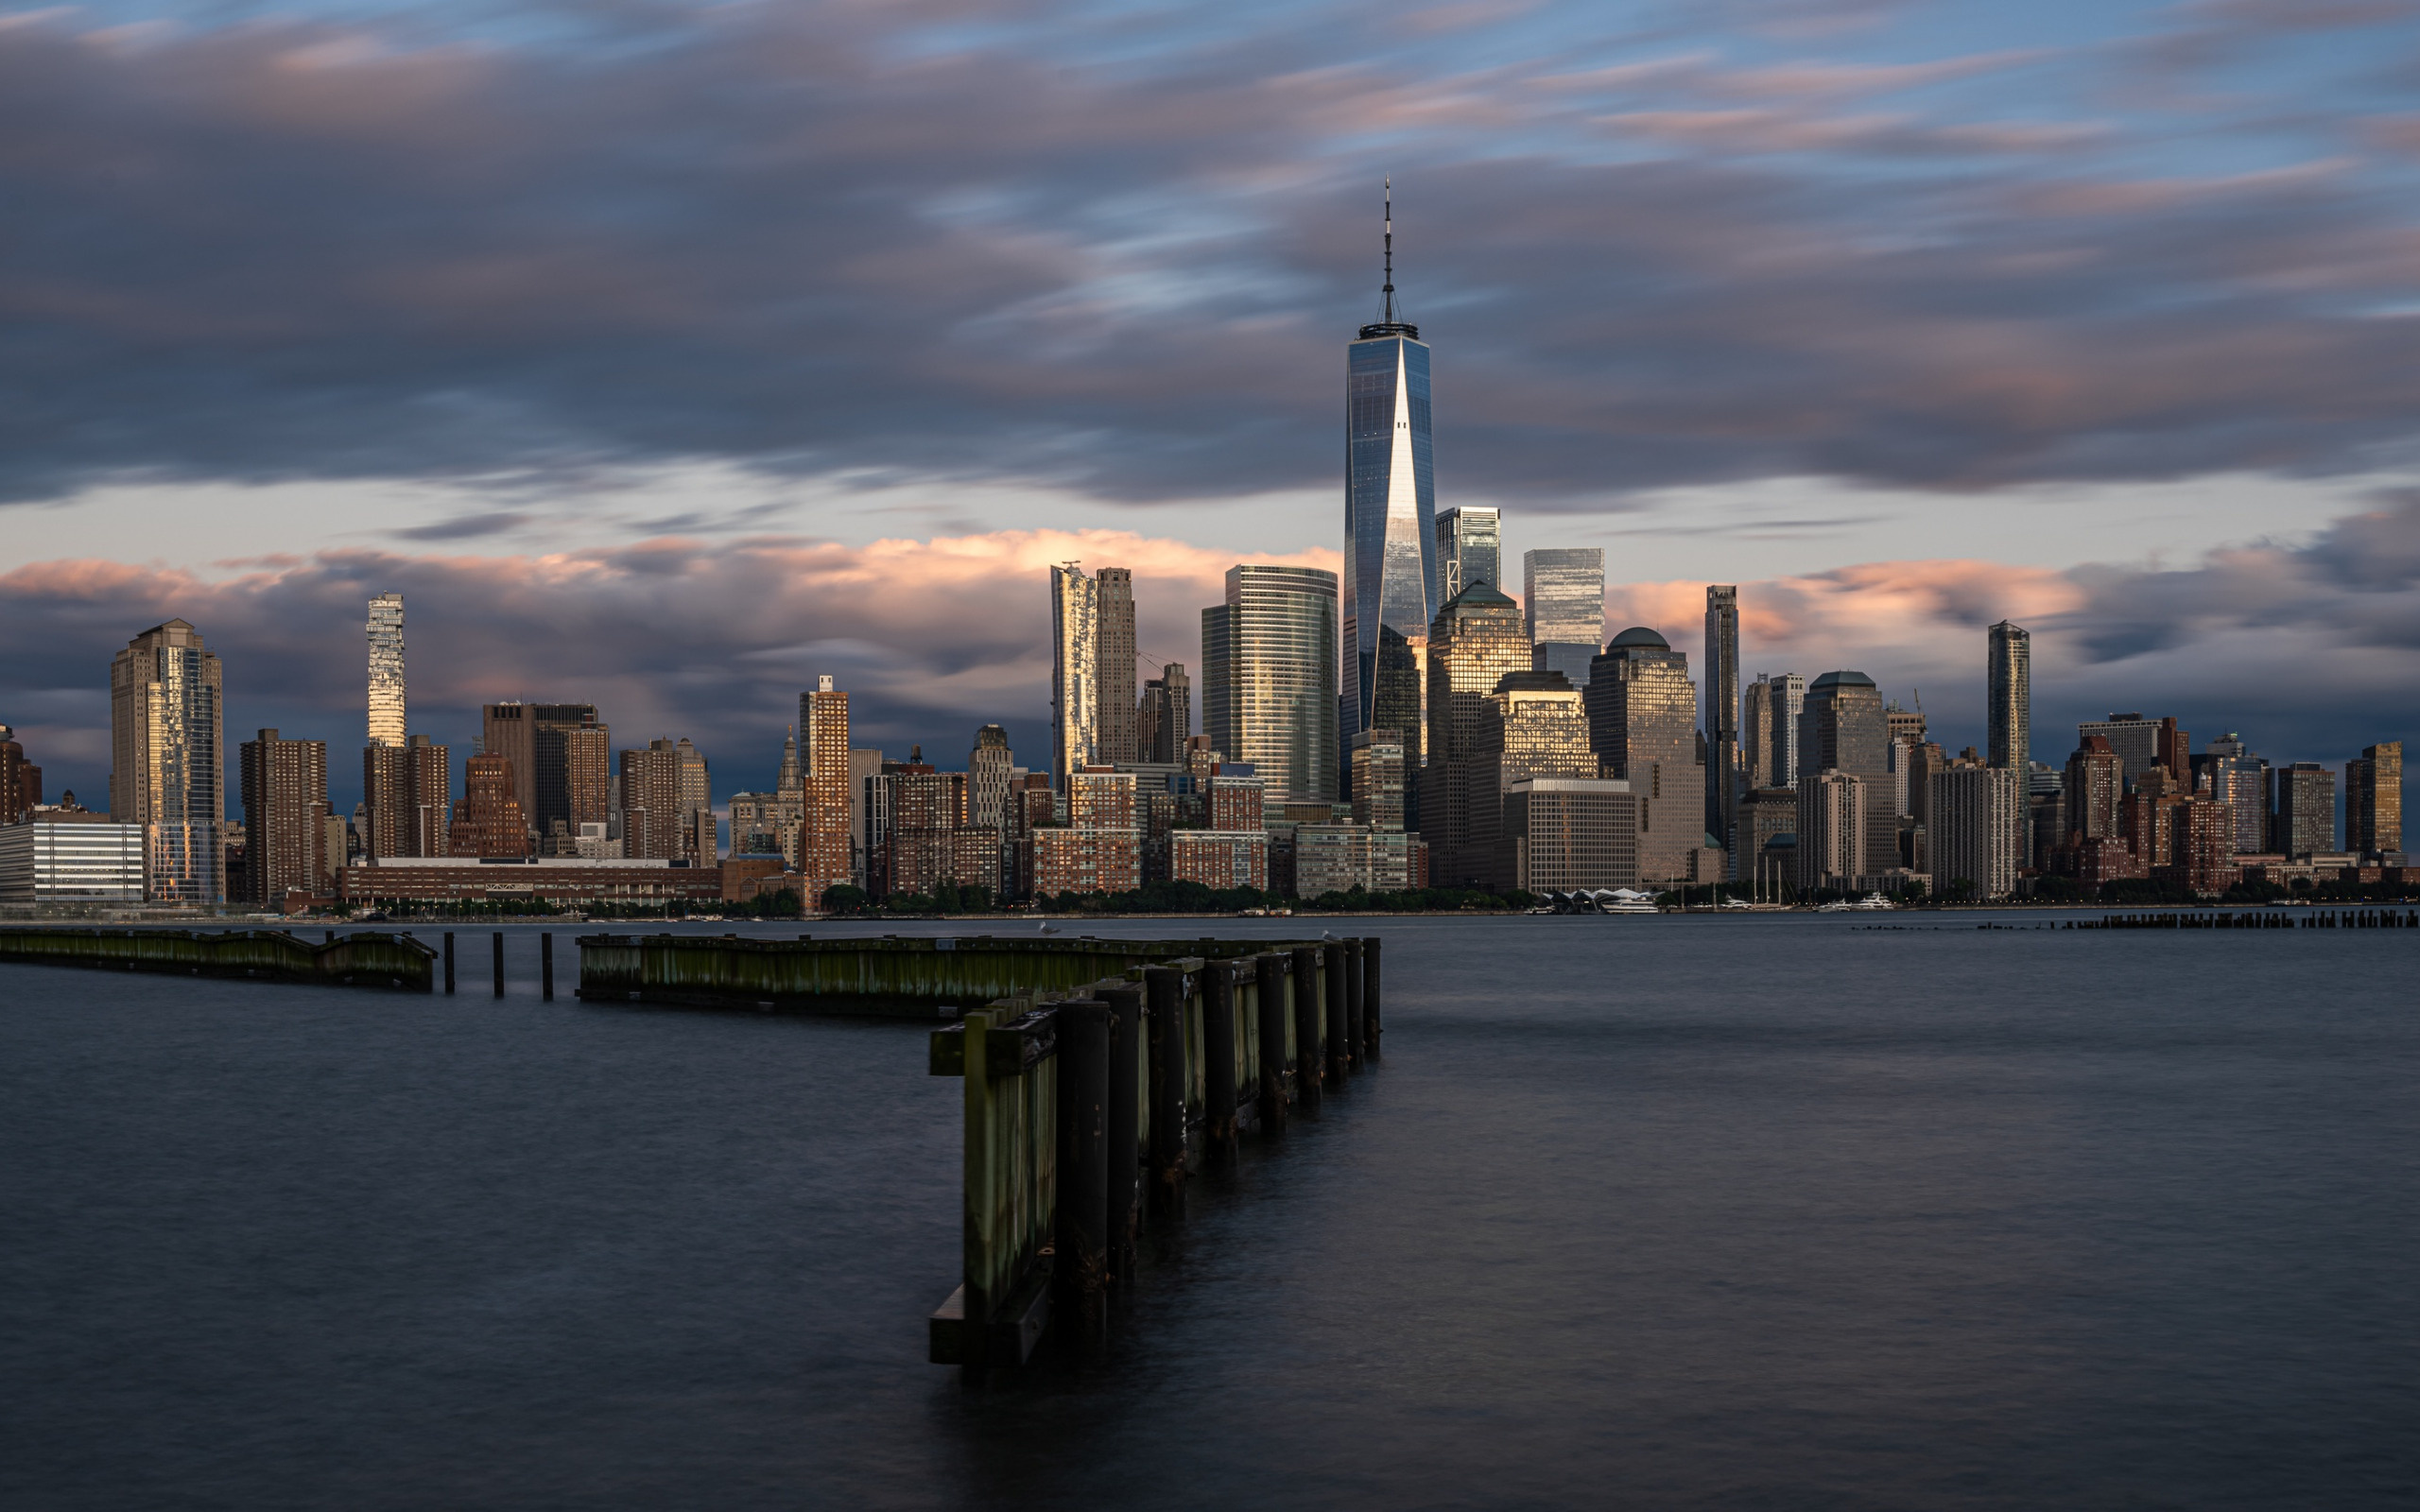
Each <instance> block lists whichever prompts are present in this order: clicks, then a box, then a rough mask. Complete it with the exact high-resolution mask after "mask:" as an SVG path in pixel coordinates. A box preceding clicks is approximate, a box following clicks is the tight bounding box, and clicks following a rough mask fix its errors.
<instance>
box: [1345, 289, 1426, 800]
mask: <svg viewBox="0 0 2420 1512" xmlns="http://www.w3.org/2000/svg"><path fill="white" fill-rule="evenodd" d="M1345 413H1346V430H1345V482H1344V582H1343V599H1342V610H1343V616H1344V640H1345V647H1346V653H1345V660H1346V666H1347V675H1346V678H1345V687H1344V690H1343V692H1344V711H1343V718H1344V724H1345V727H1346V730H1347V731H1348V732H1353V731H1358V730H1368V729H1370V728H1372V727H1373V726H1380V727H1385V728H1388V729H1394V730H1417V729H1418V728H1419V716H1420V648H1421V646H1422V645H1423V644H1425V642H1426V636H1427V633H1428V621H1429V617H1430V615H1431V614H1432V613H1433V612H1434V611H1435V610H1436V609H1437V607H1438V605H1439V603H1440V602H1441V600H1440V595H1439V593H1438V586H1439V579H1438V573H1437V554H1436V546H1435V541H1436V534H1437V497H1436V487H1435V481H1434V477H1433V474H1432V471H1431V467H1430V462H1429V443H1428V429H1429V390H1428V348H1427V347H1426V346H1425V345H1423V344H1422V343H1421V341H1420V340H1419V332H1418V331H1417V330H1416V329H1415V328H1413V327H1410V326H1406V325H1397V324H1393V323H1392V322H1390V323H1387V324H1382V325H1373V326H1364V327H1362V331H1361V339H1360V340H1358V341H1356V342H1354V343H1353V344H1352V345H1351V346H1350V347H1349V348H1348V349H1347V350H1346V357H1345ZM1328 762H1329V765H1330V766H1332V767H1333V766H1335V765H1338V756H1337V754H1336V753H1331V755H1330V756H1329V758H1328Z"/></svg>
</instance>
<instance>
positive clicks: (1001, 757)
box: [966, 725, 1016, 832]
mask: <svg viewBox="0 0 2420 1512" xmlns="http://www.w3.org/2000/svg"><path fill="white" fill-rule="evenodd" d="M1015 765H1016V757H1015V755H1014V754H1013V753H1012V752H1011V750H1010V749H1009V732H1008V731H1007V730H1003V729H1001V728H1000V727H999V726H998V725H985V726H984V727H983V728H982V729H980V730H977V731H976V732H975V748H974V749H973V750H970V751H968V752H967V753H966V822H967V823H968V824H969V825H971V826H973V827H974V828H976V829H978V830H998V831H1003V832H1005V831H1006V830H1007V829H1008V826H1009V812H1008V810H1009V778H1010V776H1011V773H1012V771H1013V770H1014V767H1015Z"/></svg>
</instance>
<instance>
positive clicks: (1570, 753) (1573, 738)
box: [1445, 671, 1645, 887]
mask: <svg viewBox="0 0 2420 1512" xmlns="http://www.w3.org/2000/svg"><path fill="white" fill-rule="evenodd" d="M1480 710H1481V713H1480V715H1479V725H1478V741H1477V743H1476V747H1475V748H1474V750H1473V751H1472V753H1471V758H1470V760H1468V761H1461V762H1457V763H1456V764H1455V776H1456V778H1457V779H1458V780H1459V781H1461V782H1462V783H1463V786H1464V796H1463V799H1462V808H1463V812H1464V813H1466V814H1467V815H1468V816H1469V824H1470V829H1469V833H1468V836H1467V839H1466V843H1465V844H1464V845H1463V846H1462V848H1461V850H1459V851H1457V852H1456V854H1457V856H1458V857H1459V858H1460V865H1461V875H1455V876H1448V877H1447V878H1446V879H1445V881H1446V883H1447V884H1448V885H1464V886H1480V887H1517V886H1521V885H1523V884H1522V883H1521V882H1520V881H1519V877H1520V874H1521V872H1522V869H1523V868H1522V857H1521V842H1520V837H1519V836H1517V835H1516V834H1515V833H1513V832H1512V831H1511V830H1510V829H1508V828H1507V826H1506V822H1505V813H1504V805H1505V795H1506V794H1507V793H1509V792H1511V791H1512V789H1513V784H1514V783H1516V782H1526V781H1528V780H1530V779H1531V778H1568V779H1573V780H1582V779H1584V780H1588V781H1592V782H1593V781H1595V780H1596V778H1597V776H1598V765H1599V761H1598V756H1597V752H1596V750H1595V749H1594V748H1593V747H1592V746H1591V744H1590V741H1589V728H1588V724H1589V721H1588V714H1589V711H1588V709H1587V708H1586V707H1585V706H1584V705H1583V704H1582V700H1581V694H1580V690H1579V689H1577V688H1575V687H1573V686H1572V685H1571V680H1570V679H1568V678H1565V677H1564V675H1563V674H1562V673H1560V672H1534V671H1533V672H1508V673H1506V674H1505V675H1504V677H1503V679H1501V680H1500V681H1498V682H1497V683H1496V685H1495V692H1494V693H1491V694H1489V695H1488V696H1487V698H1486V700H1485V701H1484V702H1483V703H1482V704H1481V705H1480ZM1565 796H1566V797H1568V796H1570V795H1569V794H1568V792H1566V794H1565ZM1637 838H1638V839H1644V838H1645V836H1644V835H1643V834H1642V835H1640V836H1638V837H1637ZM1560 868H1561V863H1557V864H1556V866H1554V867H1549V868H1548V869H1549V870H1558V869H1560Z"/></svg>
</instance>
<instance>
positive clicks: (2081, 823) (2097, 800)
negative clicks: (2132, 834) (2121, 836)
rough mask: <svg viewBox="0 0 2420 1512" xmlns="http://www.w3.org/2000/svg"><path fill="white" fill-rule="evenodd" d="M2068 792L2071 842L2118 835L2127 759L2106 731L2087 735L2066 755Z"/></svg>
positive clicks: (2068, 833)
mask: <svg viewBox="0 0 2420 1512" xmlns="http://www.w3.org/2000/svg"><path fill="white" fill-rule="evenodd" d="M2065 787H2066V794H2065V800H2064V802H2063V804H2062V807H2064V808H2065V809H2066V821H2067V837H2068V840H2069V842H2070V843H2071V844H2072V843H2074V842H2078V841H2086V840H2114V839H2116V838H2118V833H2119V830H2118V817H2119V813H2120V805H2121V803H2122V801H2123V799H2125V796H2126V762H2125V758H2123V757H2121V756H2119V755H2118V752H2117V751H2116V750H2115V749H2113V748H2112V747H2111V746H2110V744H2109V737H2108V736H2106V735H2085V736H2083V739H2082V740H2081V741H2080V742H2079V743H2078V745H2077V747H2076V749H2075V754H2074V755H2072V756H2069V757H2068V758H2067V769H2066V783H2065Z"/></svg>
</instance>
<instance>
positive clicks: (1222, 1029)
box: [1201, 961, 1236, 1159]
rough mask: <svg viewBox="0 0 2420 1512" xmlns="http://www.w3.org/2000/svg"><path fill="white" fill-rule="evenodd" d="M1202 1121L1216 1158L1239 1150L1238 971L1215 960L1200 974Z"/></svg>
mask: <svg viewBox="0 0 2420 1512" xmlns="http://www.w3.org/2000/svg"><path fill="white" fill-rule="evenodd" d="M1201 1054H1202V1055H1203V1056H1204V1057H1206V1058H1205V1059H1204V1060H1203V1062H1202V1065H1201V1101H1202V1103H1203V1104H1204V1106H1203V1108H1202V1109H1201V1121H1202V1124H1203V1125H1204V1126H1205V1127H1206V1128H1207V1129H1208V1130H1209V1133H1208V1143H1209V1146H1210V1154H1211V1155H1212V1156H1213V1157H1214V1158H1218V1159H1224V1158H1227V1157H1231V1156H1233V1155H1234V1154H1235V1153H1236V971H1235V968H1234V967H1232V966H1230V965H1228V964H1227V963H1226V962H1224V961H1213V962H1211V963H1210V964H1209V965H1208V966H1207V967H1205V968H1204V969H1203V970H1202V973H1201Z"/></svg>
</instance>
